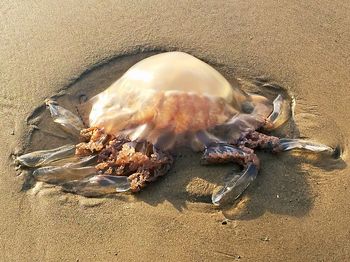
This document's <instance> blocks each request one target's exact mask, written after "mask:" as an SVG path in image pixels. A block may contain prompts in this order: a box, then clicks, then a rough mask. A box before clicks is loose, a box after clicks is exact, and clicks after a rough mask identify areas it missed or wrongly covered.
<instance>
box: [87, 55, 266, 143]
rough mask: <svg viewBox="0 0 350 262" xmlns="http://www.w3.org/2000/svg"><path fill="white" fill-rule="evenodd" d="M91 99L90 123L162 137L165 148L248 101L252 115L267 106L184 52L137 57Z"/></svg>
mask: <svg viewBox="0 0 350 262" xmlns="http://www.w3.org/2000/svg"><path fill="white" fill-rule="evenodd" d="M90 103H91V104H92V106H91V111H90V114H89V125H90V126H96V127H99V128H104V130H105V131H106V132H107V133H110V134H114V135H116V134H120V133H121V132H122V133H126V134H127V135H129V136H132V137H133V138H135V139H137V138H139V139H146V140H148V141H150V142H152V143H156V142H157V140H167V141H168V145H167V147H171V146H172V145H174V144H175V141H179V140H180V139H179V136H181V137H182V138H183V134H185V133H191V132H192V133H193V132H197V131H199V130H207V129H210V128H212V127H214V126H217V125H220V124H224V123H225V122H226V121H228V120H229V119H231V118H233V117H234V116H236V115H238V114H241V113H245V112H244V111H245V110H246V109H247V105H249V107H250V111H249V114H250V115H253V116H254V117H252V119H254V118H256V117H258V115H261V117H267V116H268V115H269V114H270V113H271V111H272V104H271V102H270V101H269V100H268V99H266V98H265V97H262V96H259V95H248V94H247V93H245V92H244V91H242V90H241V88H240V87H239V85H238V83H234V86H232V85H231V84H230V83H229V82H228V81H227V80H226V79H225V78H224V77H223V76H222V75H221V74H220V73H219V72H218V71H217V70H215V69H214V68H213V67H211V66H210V65H208V64H206V63H204V62H203V61H201V60H199V59H197V58H195V57H194V56H191V55H189V54H186V53H183V52H167V53H161V54H158V55H154V56H151V57H148V58H146V59H144V60H141V61H140V62H138V63H136V64H135V65H134V66H132V67H131V68H130V69H129V70H128V71H127V72H126V73H125V74H124V75H123V76H122V77H121V78H119V79H118V80H117V81H116V82H115V83H113V84H112V85H111V86H110V87H108V88H107V89H106V90H105V91H103V92H101V93H100V94H98V95H96V96H95V97H93V98H92V99H91V102H90ZM247 112H248V111H247ZM251 122H252V121H251ZM253 122H254V121H253ZM160 136H162V137H163V138H162V139H161V138H160ZM169 141H173V142H169ZM182 141H183V139H182ZM161 144H162V145H163V144H164V143H161ZM166 149H168V148H166Z"/></svg>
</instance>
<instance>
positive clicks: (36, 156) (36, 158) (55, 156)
mask: <svg viewBox="0 0 350 262" xmlns="http://www.w3.org/2000/svg"><path fill="white" fill-rule="evenodd" d="M74 152H75V145H64V146H61V147H58V148H54V149H49V150H40V151H35V152H31V153H28V154H25V155H21V156H19V157H17V158H16V160H15V163H17V164H20V165H23V166H27V167H39V166H45V165H48V164H50V163H52V162H55V161H58V160H61V159H64V158H68V157H71V156H74Z"/></svg>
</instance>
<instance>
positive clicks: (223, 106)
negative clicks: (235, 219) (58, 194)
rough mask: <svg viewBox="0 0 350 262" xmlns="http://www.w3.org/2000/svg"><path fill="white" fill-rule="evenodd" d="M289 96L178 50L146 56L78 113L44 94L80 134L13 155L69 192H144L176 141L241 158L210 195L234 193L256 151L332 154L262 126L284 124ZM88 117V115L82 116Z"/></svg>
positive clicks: (209, 157)
mask: <svg viewBox="0 0 350 262" xmlns="http://www.w3.org/2000/svg"><path fill="white" fill-rule="evenodd" d="M283 103H285V100H284V99H283V98H282V96H281V95H278V96H277V97H276V98H275V99H274V101H270V100H269V99H267V98H266V97H264V96H261V95H256V94H248V93H246V92H244V91H243V90H241V89H240V87H239V86H236V85H235V86H232V85H231V84H230V83H229V82H228V81H227V80H226V79H225V78H224V77H223V76H222V75H221V74H220V73H219V72H218V71H216V70H215V69H214V68H212V67H211V66H209V65H208V64H206V63H204V62H203V61H201V60H199V59H197V58H195V57H193V56H191V55H189V54H186V53H182V52H168V53H162V54H157V55H154V56H151V57H148V58H146V59H144V60H142V61H140V62H138V63H136V64H135V65H134V66H132V67H131V68H130V69H129V70H128V71H127V72H126V73H125V74H124V75H123V76H122V77H121V78H120V79H118V80H117V81H116V82H115V83H113V84H112V85H111V86H110V87H108V88H107V89H106V90H105V91H103V92H102V93H100V94H98V95H96V96H95V97H93V98H92V99H91V100H89V101H88V102H87V104H86V105H87V106H85V108H89V111H88V117H85V118H86V119H84V123H86V126H84V124H83V121H82V120H81V118H80V117H78V116H76V115H74V114H73V113H71V112H70V111H68V110H66V109H64V108H62V107H60V106H59V105H58V104H57V103H56V102H55V101H52V100H47V101H46V104H47V106H48V108H49V110H50V113H51V116H52V118H53V120H54V121H55V122H56V123H58V124H60V125H61V126H62V127H63V128H64V129H65V130H66V131H68V132H70V133H71V134H73V135H77V136H80V139H81V143H79V144H77V145H66V146H62V147H59V148H56V149H51V150H45V151H37V152H33V153H29V154H25V155H22V156H19V157H17V159H16V161H17V163H19V164H20V165H22V166H26V167H30V168H34V172H33V174H32V176H33V177H34V179H35V180H37V181H45V182H47V183H52V184H57V185H60V186H61V187H62V188H63V189H64V190H65V191H69V192H74V193H78V194H83V195H90V196H94V195H103V194H111V193H115V192H125V191H132V192H136V191H139V190H141V189H142V188H143V187H145V186H146V185H147V184H149V183H150V182H152V181H154V180H155V179H157V178H158V177H159V176H162V175H164V174H166V173H167V172H168V171H169V169H170V168H171V165H172V164H173V158H172V155H171V152H172V150H173V149H174V148H176V147H177V146H178V145H188V146H190V147H192V148H193V150H195V151H203V152H204V153H203V156H202V158H201V163H202V164H204V165H210V164H219V163H227V162H232V163H237V164H239V165H241V166H242V171H241V172H240V173H237V172H232V173H231V174H230V175H229V176H228V177H226V179H225V181H224V182H223V184H222V185H221V186H219V187H218V188H217V190H215V191H214V193H213V195H212V202H213V203H214V204H215V205H219V204H220V203H221V202H222V200H223V199H225V196H227V195H228V193H230V196H231V197H233V198H234V199H235V198H238V197H239V196H240V195H241V194H242V193H243V191H244V190H245V189H246V188H247V187H248V186H249V184H251V183H252V181H253V180H254V179H255V178H256V176H257V174H258V170H259V166H260V163H259V159H258V157H257V156H256V154H255V153H254V150H255V149H257V148H262V149H265V150H269V151H271V152H281V151H288V150H292V149H302V150H309V151H313V152H322V151H325V152H329V153H330V154H333V153H334V149H332V148H331V147H329V146H326V145H322V144H317V143H312V142H309V141H305V140H300V139H286V138H278V137H274V136H269V135H266V134H263V133H261V131H264V130H266V129H269V130H271V129H273V128H275V127H277V126H278V124H277V123H281V122H283V120H286V119H282V121H281V118H283V117H281V112H282V111H283V110H282V108H283ZM83 118H84V117H83Z"/></svg>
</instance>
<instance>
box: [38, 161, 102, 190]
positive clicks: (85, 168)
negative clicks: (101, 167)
mask: <svg viewBox="0 0 350 262" xmlns="http://www.w3.org/2000/svg"><path fill="white" fill-rule="evenodd" d="M96 158H97V156H96V155H92V156H87V157H83V158H77V159H73V160H77V161H75V162H69V163H66V164H64V165H61V166H60V165H55V166H44V167H40V168H38V169H36V170H34V172H33V174H32V176H33V177H34V179H35V180H37V181H44V182H47V183H50V184H60V183H62V182H66V181H71V180H77V179H83V178H85V177H88V176H91V175H96V174H97V170H96V168H95V166H91V165H90V164H94V162H95V160H96Z"/></svg>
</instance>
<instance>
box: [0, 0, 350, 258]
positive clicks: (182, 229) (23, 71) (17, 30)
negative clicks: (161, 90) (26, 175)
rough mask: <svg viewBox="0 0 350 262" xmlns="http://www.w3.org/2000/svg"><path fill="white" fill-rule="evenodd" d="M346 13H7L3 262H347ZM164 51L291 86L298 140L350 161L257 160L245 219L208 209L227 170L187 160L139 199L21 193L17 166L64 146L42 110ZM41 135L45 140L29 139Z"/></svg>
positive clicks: (172, 7) (27, 9)
mask: <svg viewBox="0 0 350 262" xmlns="http://www.w3.org/2000/svg"><path fill="white" fill-rule="evenodd" d="M50 2H52V3H50ZM344 2H345V1H340V0H338V1H333V2H332V3H330V2H329V1H325V0H323V1H312V3H311V2H307V3H306V2H302V1H285V2H284V3H282V2H281V3H275V1H270V0H269V1H248V2H247V1H234V2H232V3H227V2H226V1H215V2H214V1H212V2H210V3H209V2H207V3H205V4H203V3H201V4H200V3H196V2H194V1H191V2H188V1H183V2H181V3H177V4H175V3H174V4H171V3H168V1H153V2H151V1H142V2H137V3H136V2H134V3H129V1H117V2H115V3H100V1H87V2H85V3H82V4H78V2H74V1H66V2H65V3H60V4H57V3H55V2H53V1H39V2H38V1H30V2H29V1H27V2H23V3H20V2H18V3H13V2H12V1H5V2H2V3H1V4H0V14H1V21H0V32H1V37H0V58H1V63H0V76H1V82H0V117H1V122H2V129H1V131H0V132H1V136H0V138H1V144H2V150H0V166H1V170H0V196H1V197H0V210H1V214H0V232H1V233H0V260H1V261H58V260H63V261H96V260H97V261H140V260H142V261H232V260H235V259H236V260H240V261H258V260H261V259H264V260H271V261H323V260H328V261H329V260H330V261H345V260H347V259H349V257H350V240H349V239H350V229H349V225H350V211H349V210H350V208H349V207H350V204H349V198H350V191H349V188H350V179H349V176H348V174H349V157H348V152H347V151H348V150H347V149H348V147H349V142H348V137H349V135H350V124H349V121H348V112H347V109H348V107H349V106H348V105H349V103H350V94H349V82H350V74H349V64H350V57H349V53H350V31H349V30H348V28H349V27H350V18H349V13H350V4H348V3H344ZM167 50H181V51H184V52H188V53H191V54H193V55H195V56H197V57H199V58H201V59H203V60H205V61H207V62H208V63H210V64H211V65H213V66H214V67H215V68H217V69H218V70H219V71H220V72H222V73H223V74H224V75H225V76H226V77H227V78H228V79H233V76H239V77H242V78H244V79H248V78H256V77H262V76H263V77H264V78H268V79H269V80H270V81H272V82H275V83H278V84H279V85H281V86H283V88H285V89H286V90H287V91H288V92H289V93H290V94H292V95H294V96H295V98H296V108H295V122H296V125H297V131H298V132H297V133H298V135H299V136H301V137H306V138H310V139H312V140H315V141H318V142H322V143H325V144H329V145H331V146H335V145H341V147H342V148H344V149H345V150H344V153H343V155H342V160H339V161H326V160H322V161H315V160H313V159H312V158H307V159H305V157H304V156H301V157H300V156H299V157H296V156H294V155H291V154H283V155H279V156H273V155H270V154H267V153H259V156H260V158H261V160H262V169H261V171H260V173H259V176H258V179H257V180H256V181H255V182H254V185H252V186H251V187H250V188H249V189H248V190H247V192H246V194H245V195H244V197H243V198H242V199H241V201H240V203H238V206H236V207H231V208H225V209H217V208H214V207H213V206H212V205H211V204H210V203H209V200H208V193H209V192H211V190H212V187H213V184H215V183H216V182H218V181H220V178H222V176H223V175H224V174H225V172H227V171H228V170H229V169H230V167H213V168H206V167H201V166H200V165H199V164H197V162H198V160H199V155H197V154H193V153H191V152H190V151H186V150H185V151H184V152H182V153H181V155H180V156H179V157H178V158H177V159H176V165H175V167H174V168H173V170H172V171H171V172H170V173H169V174H168V175H167V176H166V177H164V179H161V180H160V181H158V182H156V183H155V184H154V185H152V186H150V187H148V188H147V189H146V190H145V191H144V192H142V193H141V194H138V195H136V196H130V195H120V196H117V197H114V198H102V199H91V198H90V199H89V198H84V197H81V196H76V195H71V194H66V193H62V192H60V191H59V190H58V189H57V188H44V189H41V190H38V188H37V187H35V188H32V189H30V190H21V189H22V185H23V176H21V175H19V176H16V172H15V171H14V167H13V166H12V154H16V153H19V152H21V150H23V149H24V150H27V151H28V150H29V151H31V150H34V149H42V148H50V147H53V146H55V145H58V144H61V143H64V142H67V141H65V140H62V139H61V138H59V137H57V132H58V133H59V131H57V130H55V129H54V125H52V124H47V125H46V123H48V122H49V118H48V115H47V112H45V111H43V110H42V109H43V107H40V106H42V105H43V101H44V100H45V99H46V98H48V97H51V96H53V95H55V94H58V93H60V94H62V95H63V96H62V97H61V100H62V103H63V104H65V105H66V106H67V107H70V106H71V105H70V103H69V102H73V103H75V102H77V101H78V100H79V96H80V95H81V94H88V95H90V94H93V93H94V92H96V91H97V89H103V88H104V87H107V86H108V84H109V83H111V82H112V81H114V80H115V79H117V78H118V76H119V75H120V74H121V73H122V72H123V71H124V70H126V69H127V67H128V66H129V65H131V64H133V63H134V61H137V60H138V59H140V58H141V57H142V56H144V55H146V56H147V55H148V54H150V53H149V52H152V51H154V52H160V51H167ZM36 108H37V109H36ZM33 111H34V113H33ZM46 120H47V121H46ZM33 125H38V127H39V129H40V130H39V131H38V130H36V131H33V132H31V130H35V128H34V127H33ZM33 128H34V129H33ZM56 131H57V132H56ZM45 132H46V133H45ZM52 133H54V134H56V136H54V135H53V134H52ZM287 133H288V132H287ZM29 134H32V135H31V136H29ZM289 134H290V133H289ZM194 163H196V164H194ZM220 176H221V177H220ZM227 218H229V219H232V220H229V221H226V220H225V219H227ZM223 221H224V222H225V223H223Z"/></svg>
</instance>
